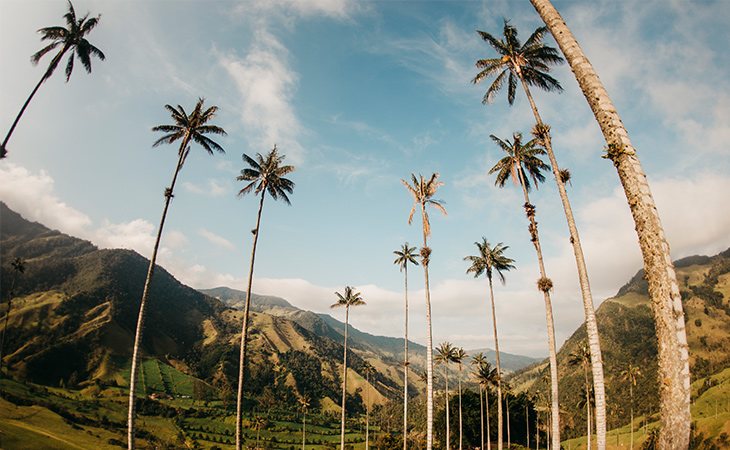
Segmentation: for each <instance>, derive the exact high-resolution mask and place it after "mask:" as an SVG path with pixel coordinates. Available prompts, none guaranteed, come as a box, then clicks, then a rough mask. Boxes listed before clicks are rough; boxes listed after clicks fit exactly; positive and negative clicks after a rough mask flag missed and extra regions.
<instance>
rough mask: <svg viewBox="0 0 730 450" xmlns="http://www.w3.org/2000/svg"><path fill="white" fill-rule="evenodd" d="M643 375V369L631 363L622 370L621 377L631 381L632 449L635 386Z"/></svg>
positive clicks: (632, 441) (632, 446) (632, 444)
mask: <svg viewBox="0 0 730 450" xmlns="http://www.w3.org/2000/svg"><path fill="white" fill-rule="evenodd" d="M640 376H641V369H640V368H639V367H638V366H635V365H633V364H631V363H629V365H628V366H627V367H626V369H624V370H622V371H621V378H622V379H623V380H624V381H626V382H628V383H629V398H630V399H631V447H630V448H631V450H633V449H634V386H636V380H637V379H638V378H639V377H640Z"/></svg>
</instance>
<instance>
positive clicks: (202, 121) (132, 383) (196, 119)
mask: <svg viewBox="0 0 730 450" xmlns="http://www.w3.org/2000/svg"><path fill="white" fill-rule="evenodd" d="M204 102H205V100H204V99H202V98H200V99H198V102H197V103H196V104H195V107H194V108H193V111H192V112H191V113H190V114H189V115H188V114H187V113H186V112H185V110H184V109H183V107H182V106H180V105H177V108H174V107H172V106H170V105H165V109H167V110H168V111H169V112H170V115H171V116H172V120H173V121H174V124H172V125H158V126H156V127H153V128H152V131H162V132H163V133H166V134H165V135H164V136H162V137H161V138H159V139H157V140H156V141H155V143H154V144H152V146H153V147H157V146H158V145H161V144H172V143H173V142H175V141H177V140H180V147H179V148H178V151H177V154H178V159H177V165H176V166H175V171H174V173H173V176H172V183H170V187H168V188H166V189H165V193H164V196H165V206H164V208H163V209H162V219H160V226H159V228H158V229H157V238H156V239H155V246H154V248H153V250H152V257H151V258H150V265H149V267H148V268H147V278H146V279H145V282H144V289H143V290H142V300H141V301H140V305H139V315H138V316H137V329H136V331H135V333H134V349H133V350H132V369H131V372H130V376H129V409H128V415H127V447H128V448H129V450H132V449H134V431H135V430H134V410H135V394H136V387H137V359H138V356H139V347H140V345H141V344H142V331H143V329H144V319H145V313H146V310H147V297H148V296H149V289H150V284H151V282H152V276H153V275H154V273H155V262H156V261H157V250H158V249H159V247H160V239H161V238H162V229H163V227H164V226H165V218H166V217H167V209H168V208H169V207H170V201H172V198H173V197H174V195H173V191H174V190H175V182H176V181H177V176H178V174H179V173H180V170H181V169H182V167H183V164H185V159H186V158H187V156H188V153H189V152H190V146H189V144H190V143H192V142H195V143H197V144H199V145H200V146H201V147H203V149H205V151H206V152H208V154H209V155H212V154H213V151H214V150H215V151H217V152H219V153H225V152H224V151H223V147H221V146H220V145H219V144H218V143H217V142H215V141H213V140H212V139H210V138H209V137H207V136H206V134H215V135H225V134H226V132H225V130H223V128H220V127H218V126H215V125H209V124H208V122H210V120H211V119H213V117H215V114H216V112H217V111H218V107H217V106H211V107H209V108H207V109H203V103H204Z"/></svg>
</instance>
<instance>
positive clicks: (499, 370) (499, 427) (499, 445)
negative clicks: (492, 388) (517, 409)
mask: <svg viewBox="0 0 730 450" xmlns="http://www.w3.org/2000/svg"><path fill="white" fill-rule="evenodd" d="M489 300H490V302H491V306H492V330H493V332H494V352H495V353H496V355H497V357H496V359H497V361H496V362H497V449H498V450H502V426H503V425H502V365H501V362H500V358H499V338H498V337H497V335H498V334H497V310H496V308H495V307H494V289H493V288H492V278H491V277H489ZM488 407H489V403H487V408H488ZM488 422H489V415H488V414H487V423H488ZM487 427H489V425H487Z"/></svg>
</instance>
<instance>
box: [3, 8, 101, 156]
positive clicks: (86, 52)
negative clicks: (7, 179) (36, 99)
mask: <svg viewBox="0 0 730 450" xmlns="http://www.w3.org/2000/svg"><path fill="white" fill-rule="evenodd" d="M63 17H64V19H66V26H65V27H63V26H55V27H46V28H41V29H40V30H38V32H39V33H40V34H41V40H42V41H45V40H50V41H51V43H50V44H48V45H47V46H45V47H43V48H42V49H40V50H38V51H37V52H36V53H34V54H33V56H31V57H30V61H31V62H32V63H33V65H36V64H38V62H39V61H40V60H41V58H43V56H44V55H45V54H46V53H48V52H50V51H52V50H55V49H56V48H58V47H61V48H60V49H59V51H58V53H56V56H54V57H53V59H52V60H51V63H50V64H49V65H48V67H47V68H46V71H45V72H43V76H42V77H41V80H40V81H39V82H38V84H36V86H35V88H34V89H33V90H32V91H31V93H30V95H29V96H28V99H27V100H26V101H25V103H24V104H23V107H22V108H20V112H19V113H18V115H17V117H15V120H14V121H13V124H12V125H11V126H10V130H9V131H8V134H7V135H6V136H5V139H4V140H3V143H2V144H0V159H1V158H5V156H6V155H7V151H8V147H7V146H8V141H9V140H10V136H12V134H13V131H14V130H15V127H16V126H17V125H18V122H19V121H20V118H21V117H22V116H23V113H24V112H25V109H26V108H27V107H28V105H29V104H30V101H31V100H32V99H33V96H34V95H35V94H36V92H38V89H40V87H41V85H42V84H43V82H45V81H46V80H47V79H49V78H51V75H53V72H54V71H55V70H56V67H58V64H59V63H60V62H61V60H62V59H63V57H64V55H66V53H68V52H70V53H71V54H70V56H69V57H68V62H67V63H66V82H68V80H69V79H70V78H71V72H73V68H74V56H76V57H78V58H79V60H80V61H81V64H83V65H84V68H85V69H86V71H87V72H88V73H91V57H92V56H95V57H97V58H99V59H100V60H102V61H103V60H104V58H105V56H104V53H102V51H101V50H99V49H98V48H96V47H94V46H93V45H91V44H90V43H89V41H87V40H86V35H88V34H89V33H90V32H91V30H93V29H94V28H95V27H96V25H97V24H98V23H99V20H100V19H101V16H100V15H99V16H96V17H92V18H89V14H88V13H87V14H86V15H85V16H84V17H82V18H81V19H77V18H76V12H75V11H74V7H73V5H72V4H71V2H70V1H69V2H68V12H67V13H66V14H64V16H63Z"/></svg>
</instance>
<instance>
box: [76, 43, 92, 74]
mask: <svg viewBox="0 0 730 450" xmlns="http://www.w3.org/2000/svg"><path fill="white" fill-rule="evenodd" d="M89 52H90V50H89V42H88V41H87V40H86V39H81V40H80V41H79V43H78V44H76V50H75V53H76V55H77V56H78V57H79V59H80V60H81V63H82V64H83V65H84V69H86V73H91V55H90V53H89Z"/></svg>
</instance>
